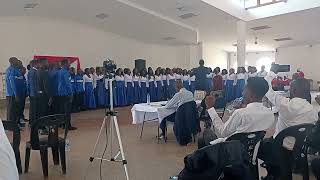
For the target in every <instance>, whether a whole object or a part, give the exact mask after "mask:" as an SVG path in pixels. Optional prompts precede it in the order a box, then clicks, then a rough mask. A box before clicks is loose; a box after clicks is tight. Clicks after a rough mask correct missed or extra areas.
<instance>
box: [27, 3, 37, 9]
mask: <svg viewBox="0 0 320 180" xmlns="http://www.w3.org/2000/svg"><path fill="white" fill-rule="evenodd" d="M38 5H39V4H38V3H27V4H25V5H24V7H23V8H24V9H33V8H35V7H37V6H38Z"/></svg>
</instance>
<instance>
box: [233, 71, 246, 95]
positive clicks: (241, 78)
mask: <svg viewBox="0 0 320 180" xmlns="http://www.w3.org/2000/svg"><path fill="white" fill-rule="evenodd" d="M246 81H247V74H246V70H245V68H244V67H239V68H238V73H237V84H236V94H235V95H236V98H240V97H242V92H243V89H244V87H245V85H246Z"/></svg>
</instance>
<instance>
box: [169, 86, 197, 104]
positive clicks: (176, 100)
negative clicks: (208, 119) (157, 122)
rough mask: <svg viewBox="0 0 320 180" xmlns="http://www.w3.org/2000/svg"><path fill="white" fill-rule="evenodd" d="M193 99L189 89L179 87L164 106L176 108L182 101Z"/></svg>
mask: <svg viewBox="0 0 320 180" xmlns="http://www.w3.org/2000/svg"><path fill="white" fill-rule="evenodd" d="M190 101H194V97H193V94H192V92H191V91H188V90H187V89H185V88H181V89H180V91H179V92H177V93H176V94H175V95H174V96H173V97H172V99H170V100H169V101H168V102H167V104H166V105H165V108H168V109H169V108H176V107H179V106H181V105H182V104H184V103H187V102H190Z"/></svg>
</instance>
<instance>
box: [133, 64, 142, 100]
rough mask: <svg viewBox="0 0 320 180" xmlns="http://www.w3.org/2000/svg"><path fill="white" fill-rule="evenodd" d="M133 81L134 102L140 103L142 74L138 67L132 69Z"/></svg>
mask: <svg viewBox="0 0 320 180" xmlns="http://www.w3.org/2000/svg"><path fill="white" fill-rule="evenodd" d="M132 75H133V76H132V81H133V103H134V104H138V103H140V82H139V80H140V75H139V72H138V70H137V69H136V68H134V69H133V71H132Z"/></svg>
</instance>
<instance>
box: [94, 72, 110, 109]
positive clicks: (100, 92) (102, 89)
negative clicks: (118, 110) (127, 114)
mask: <svg viewBox="0 0 320 180" xmlns="http://www.w3.org/2000/svg"><path fill="white" fill-rule="evenodd" d="M96 73H97V76H96V78H97V87H96V92H97V99H98V102H97V106H98V107H105V106H106V105H107V100H108V99H107V91H106V86H105V82H104V76H103V73H102V71H101V68H96Z"/></svg>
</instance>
